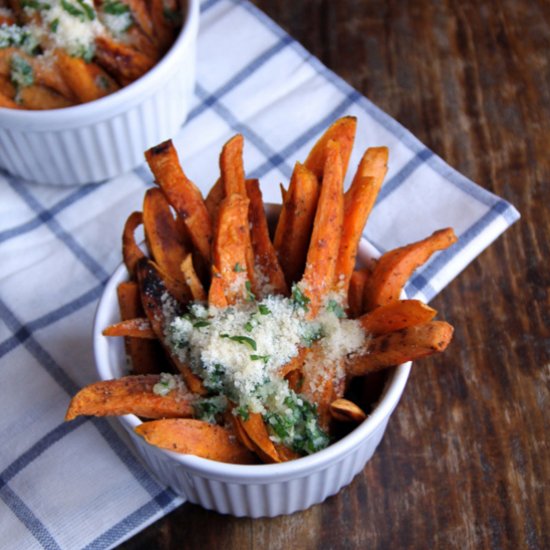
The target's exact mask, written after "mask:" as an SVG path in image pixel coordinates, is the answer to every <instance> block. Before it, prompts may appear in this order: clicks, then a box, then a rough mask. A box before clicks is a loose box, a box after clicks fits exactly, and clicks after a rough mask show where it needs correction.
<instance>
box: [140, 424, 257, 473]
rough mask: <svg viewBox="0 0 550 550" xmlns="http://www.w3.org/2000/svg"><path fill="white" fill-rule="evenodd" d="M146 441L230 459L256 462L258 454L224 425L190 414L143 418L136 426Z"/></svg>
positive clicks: (212, 458) (221, 459) (215, 458)
mask: <svg viewBox="0 0 550 550" xmlns="http://www.w3.org/2000/svg"><path fill="white" fill-rule="evenodd" d="M135 431H136V433H137V434H138V435H140V436H141V437H143V438H144V439H145V441H147V443H150V444H151V445H155V446H157V447H160V448H161V449H167V450H169V451H174V452H176V453H181V454H190V455H195V456H200V457H202V458H208V459H210V460H218V461H219V462H227V463H230V464H254V463H255V462H257V458H256V455H255V454H253V453H251V452H250V451H249V450H248V449H247V448H246V447H245V446H244V445H242V444H241V443H240V442H239V441H237V439H236V438H235V437H234V436H233V435H232V434H231V433H230V432H229V431H228V430H226V429H225V428H222V427H221V426H216V425H214V424H209V423H208V422H203V421H202V420H194V419H191V418H172V419H166V420H153V421H152V422H144V423H143V424H141V425H139V426H137V427H136V429H135Z"/></svg>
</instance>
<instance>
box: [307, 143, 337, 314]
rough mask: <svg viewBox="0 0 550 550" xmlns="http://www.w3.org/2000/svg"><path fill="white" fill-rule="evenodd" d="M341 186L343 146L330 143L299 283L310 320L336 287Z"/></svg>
mask: <svg viewBox="0 0 550 550" xmlns="http://www.w3.org/2000/svg"><path fill="white" fill-rule="evenodd" d="M342 184H343V180H342V161H341V157H340V146H339V145H338V143H337V142H335V141H329V142H328V143H327V154H326V163H325V168H324V170H323V183H322V185H321V193H320V195H319V203H318V204H317V212H316V213H315V220H314V222H313V231H312V233H311V241H310V243H309V248H308V252H307V260H306V268H305V271H304V275H303V277H302V280H301V281H300V283H299V284H300V288H301V290H302V292H303V293H304V294H305V295H306V296H307V297H308V298H309V300H310V302H309V311H308V316H309V318H310V319H311V318H314V317H315V316H316V314H317V312H318V310H319V307H320V306H321V304H322V303H323V302H324V300H325V298H326V296H327V295H328V293H329V292H330V291H331V290H332V288H333V286H334V275H335V269H336V261H337V259H338V249H339V247H340V236H341V232H342V221H343V216H344V195H343V191H342Z"/></svg>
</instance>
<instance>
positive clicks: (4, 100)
mask: <svg viewBox="0 0 550 550" xmlns="http://www.w3.org/2000/svg"><path fill="white" fill-rule="evenodd" d="M0 107H5V108H7V109H21V106H20V105H18V104H17V103H15V101H14V100H13V99H12V98H11V97H10V96H8V95H6V94H5V93H4V92H3V91H0Z"/></svg>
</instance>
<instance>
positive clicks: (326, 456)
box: [93, 240, 411, 518]
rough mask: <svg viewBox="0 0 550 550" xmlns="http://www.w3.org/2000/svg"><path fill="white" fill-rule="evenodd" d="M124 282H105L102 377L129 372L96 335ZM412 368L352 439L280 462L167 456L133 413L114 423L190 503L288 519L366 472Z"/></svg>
mask: <svg viewBox="0 0 550 550" xmlns="http://www.w3.org/2000/svg"><path fill="white" fill-rule="evenodd" d="M378 256H379V254H378V253H377V251H376V250H375V249H374V248H373V247H372V246H371V245H370V244H369V243H368V242H367V241H365V240H363V241H362V242H361V244H360V248H359V261H360V262H361V263H365V262H367V261H368V260H369V259H370V258H373V257H378ZM127 278H128V272H127V271H126V268H125V266H124V265H121V266H120V267H119V268H118V269H117V270H116V271H115V273H114V274H113V276H112V277H111V279H110V280H109V282H108V284H107V286H106V288H105V291H104V293H103V295H102V298H101V300H100V302H99V305H98V309H97V312H96V317H95V321H94V334H93V338H94V354H95V360H96V366H97V371H98V373H99V377H100V378H101V379H102V380H110V379H112V378H119V377H121V376H124V375H125V374H127V372H126V360H125V355H124V345H123V342H122V338H108V337H105V336H103V335H102V334H101V332H102V330H103V329H104V328H105V327H106V326H108V325H110V324H112V323H115V322H117V321H119V320H120V318H119V311H118V303H117V295H116V288H117V286H118V284H119V283H121V282H122V281H125V280H127ZM410 368H411V363H410V362H409V363H405V364H403V365H400V366H398V367H397V368H396V369H394V371H393V372H392V374H391V375H390V376H389V378H388V381H387V382H386V386H385V388H384V390H383V392H382V395H381V396H380V399H379V401H378V404H377V405H376V407H375V409H374V410H373V412H372V413H371V414H370V415H369V417H368V418H367V419H366V420H365V421H364V422H363V423H362V424H360V425H359V426H358V427H357V428H356V429H355V430H353V431H352V432H351V433H350V434H348V435H347V436H345V437H344V438H342V439H341V440H339V441H337V442H336V443H334V444H332V445H330V446H329V447H327V448H326V449H324V450H322V451H320V452H318V453H316V454H313V455H310V456H307V457H304V458H300V459H298V460H293V461H290V462H285V463H282V464H262V465H253V466H244V465H235V464H224V463H221V462H215V461H213V460H207V459H204V458H199V457H196V456H191V455H181V454H177V453H174V452H171V451H165V450H163V449H159V448H157V447H153V446H151V445H149V444H147V443H145V441H144V440H143V439H142V438H141V437H139V436H138V435H136V434H135V433H134V428H135V427H136V426H138V425H139V424H141V421H140V420H139V418H138V417H137V416H134V415H125V416H121V417H119V418H118V419H117V420H118V421H119V422H121V424H122V426H124V428H125V429H126V430H127V431H128V433H129V434H130V441H131V443H132V445H133V447H134V449H135V451H136V452H137V454H138V455H139V456H141V458H142V459H143V460H144V462H145V463H146V464H147V465H148V466H149V468H150V469H151V471H152V472H153V474H155V475H156V477H157V478H158V479H159V481H161V482H162V483H164V484H166V485H168V486H169V487H171V488H172V489H173V490H174V491H175V492H176V493H177V494H179V495H181V496H182V497H184V498H186V499H187V500H189V501H190V502H193V503H195V504H199V505H201V506H203V507H204V508H207V509H209V510H215V511H217V512H220V513H223V514H232V515H234V516H248V517H253V518H256V517H263V516H267V517H274V516H278V515H281V514H292V513H293V512H296V511H298V510H305V509H306V508H309V507H310V506H312V505H314V504H318V503H320V502H323V501H324V500H325V499H326V498H327V497H329V496H331V495H334V494H336V493H337V492H338V491H339V490H340V489H341V488H342V487H344V486H346V485H348V484H349V483H350V482H351V481H352V479H353V478H354V477H355V475H356V474H358V473H359V472H360V471H361V470H362V469H363V468H364V466H365V464H366V462H367V461H368V460H369V459H370V458H371V457H372V455H373V453H374V451H375V449H376V447H377V446H378V444H379V443H380V440H381V439H382V436H383V435H384V432H385V430H386V425H387V423H388V420H389V418H390V415H391V414H392V412H393V411H394V409H395V407H396V406H397V403H398V402H399V399H400V397H401V394H402V393H403V390H404V388H405V384H406V382H407V379H408V377H409V373H410Z"/></svg>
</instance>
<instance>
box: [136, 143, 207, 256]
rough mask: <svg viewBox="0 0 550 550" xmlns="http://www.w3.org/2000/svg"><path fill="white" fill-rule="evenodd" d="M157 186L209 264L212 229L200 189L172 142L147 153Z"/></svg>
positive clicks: (153, 148) (162, 144)
mask: <svg viewBox="0 0 550 550" xmlns="http://www.w3.org/2000/svg"><path fill="white" fill-rule="evenodd" d="M145 158H146V159H147V162H148V164H149V167H150V168H151V170H152V172H153V174H154V176H155V179H156V182H157V183H158V185H159V186H160V188H161V189H162V191H163V192H164V194H165V195H166V198H167V199H168V201H169V202H170V204H171V205H172V206H173V207H174V209H175V210H176V212H177V214H178V216H180V217H181V218H182V219H183V220H184V221H185V225H186V226H187V229H188V230H189V235H190V237H191V240H192V242H193V245H194V247H195V249H196V250H197V252H198V253H199V255H200V258H201V259H202V261H203V262H204V264H205V265H209V264H210V244H211V241H212V226H211V223H210V216H209V214H208V210H207V209H206V205H205V204H204V200H203V198H202V195H201V192H200V191H199V189H198V187H197V186H196V185H195V184H194V183H193V182H192V181H191V180H190V179H189V178H188V177H187V176H186V175H185V173H184V171H183V170H182V168H181V166H180V163H179V160H178V154H177V153H176V149H175V148H174V145H173V144H172V141H171V140H168V141H165V142H163V143H161V144H160V145H157V146H156V147H152V148H151V149H149V150H148V151H146V152H145Z"/></svg>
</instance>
